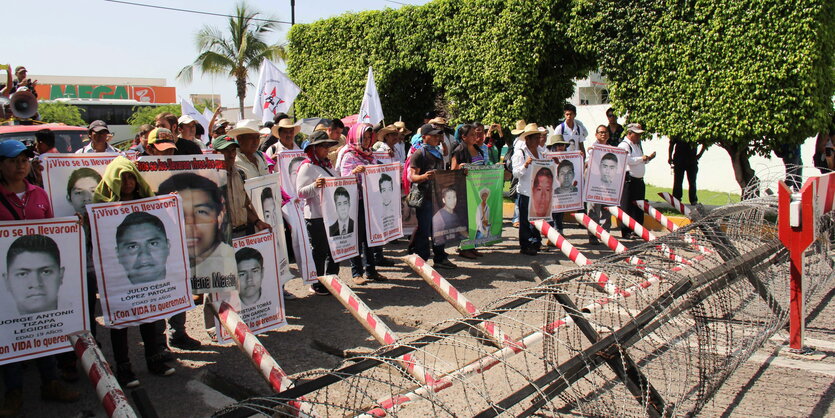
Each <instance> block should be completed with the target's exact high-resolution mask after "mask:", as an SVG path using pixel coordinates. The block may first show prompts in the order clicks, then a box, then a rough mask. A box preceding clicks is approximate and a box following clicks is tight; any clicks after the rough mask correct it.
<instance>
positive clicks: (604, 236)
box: [574, 213, 644, 265]
mask: <svg viewBox="0 0 835 418" xmlns="http://www.w3.org/2000/svg"><path fill="white" fill-rule="evenodd" d="M574 219H576V220H577V222H579V223H580V225H583V226H584V227H586V229H588V231H589V232H591V233H592V234H594V236H596V237H597V239H599V240H600V241H601V242H603V243H605V244H606V246H607V247H609V249H611V250H612V251H614V252H615V253H616V254H621V253H623V252H625V251H626V250H627V248H626V246H625V245H623V244H622V243H621V242H620V241H618V239H617V238H615V237H614V236H612V234H610V233H609V231H606V229H604V228H603V227H602V226H600V224H598V223H597V222H595V221H594V219H592V218H591V217H589V215H586V214H585V213H575V214H574ZM626 261H627V262H628V263H629V264H633V265H639V264H643V262H644V261H643V260H641V259H640V258H638V257H635V256H630V257H629V258H628V259H627V260H626Z"/></svg>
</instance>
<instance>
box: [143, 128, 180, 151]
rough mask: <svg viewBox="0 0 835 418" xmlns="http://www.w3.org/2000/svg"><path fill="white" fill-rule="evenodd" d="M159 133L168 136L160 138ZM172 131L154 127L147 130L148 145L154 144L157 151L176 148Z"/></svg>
mask: <svg viewBox="0 0 835 418" xmlns="http://www.w3.org/2000/svg"><path fill="white" fill-rule="evenodd" d="M161 134H168V138H161V136H162V135H161ZM173 138H174V133H173V132H171V131H170V130H169V129H166V128H154V129H152V130H151V132H148V146H149V147H150V146H151V145H153V146H154V148H155V149H156V150H157V151H165V150H167V149H172V148H177V144H175V143H174V139H173Z"/></svg>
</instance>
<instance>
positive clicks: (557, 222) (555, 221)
mask: <svg viewBox="0 0 835 418" xmlns="http://www.w3.org/2000/svg"><path fill="white" fill-rule="evenodd" d="M564 215H565V214H564V213H562V212H560V213H557V212H554V213H552V214H551V222H549V223H550V224H551V226H553V227H554V228H556V229H557V232H559V233H560V234H562V228H563V219H562V218H563V216H564Z"/></svg>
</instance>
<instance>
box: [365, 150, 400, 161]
mask: <svg viewBox="0 0 835 418" xmlns="http://www.w3.org/2000/svg"><path fill="white" fill-rule="evenodd" d="M371 155H372V156H374V159H375V160H377V161H379V162H380V164H391V163H393V162H394V161H395V159H394V157H392V156H391V154H389V152H388V151H374V152H372V153H371Z"/></svg>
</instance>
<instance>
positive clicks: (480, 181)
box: [461, 165, 504, 250]
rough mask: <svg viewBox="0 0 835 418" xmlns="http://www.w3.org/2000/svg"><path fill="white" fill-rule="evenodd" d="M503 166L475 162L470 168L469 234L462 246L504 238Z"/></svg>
mask: <svg viewBox="0 0 835 418" xmlns="http://www.w3.org/2000/svg"><path fill="white" fill-rule="evenodd" d="M503 186H504V167H503V166H501V165H491V166H473V167H470V168H469V170H468V172H467V207H468V209H469V218H470V222H469V236H468V239H466V240H465V241H463V242H461V248H462V249H465V250H467V249H472V248H476V247H483V246H486V245H491V244H495V243H497V242H501V240H502V188H503Z"/></svg>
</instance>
